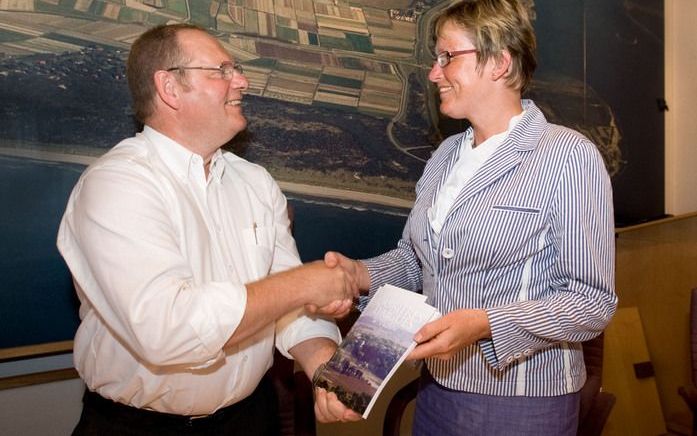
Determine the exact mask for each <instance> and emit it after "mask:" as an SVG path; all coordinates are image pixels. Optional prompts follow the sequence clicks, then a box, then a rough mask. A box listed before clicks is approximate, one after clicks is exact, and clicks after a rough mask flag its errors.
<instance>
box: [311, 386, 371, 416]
mask: <svg viewBox="0 0 697 436" xmlns="http://www.w3.org/2000/svg"><path fill="white" fill-rule="evenodd" d="M315 417H316V418H317V421H319V422H323V423H328V422H337V421H340V422H352V421H358V420H360V419H361V418H362V416H361V415H359V414H358V413H356V412H354V411H353V410H351V409H349V408H348V407H346V406H344V404H343V403H342V402H341V401H339V399H338V398H337V397H336V394H335V393H334V392H327V391H325V390H324V389H322V388H315Z"/></svg>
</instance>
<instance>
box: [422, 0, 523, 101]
mask: <svg viewBox="0 0 697 436" xmlns="http://www.w3.org/2000/svg"><path fill="white" fill-rule="evenodd" d="M447 22H450V23H453V24H455V25H456V26H457V27H459V28H461V29H462V30H463V31H464V32H465V33H466V34H467V35H468V36H469V38H470V39H471V40H472V43H474V45H475V48H476V49H477V68H481V67H482V66H483V65H484V64H486V63H487V61H489V59H492V58H493V59H495V60H496V59H499V57H500V56H501V52H502V51H503V50H507V51H508V52H509V53H510V54H511V71H510V75H509V76H508V78H507V83H508V85H509V86H511V87H512V88H514V89H518V90H520V92H521V93H522V92H523V91H525V89H526V88H527V87H528V85H529V84H530V82H531V81H532V75H533V73H534V72H535V68H536V67H537V59H536V57H535V50H536V48H537V42H536V39H535V31H534V29H533V27H532V24H531V22H530V17H529V14H528V8H527V7H526V6H524V5H523V4H521V3H520V2H519V1H518V0H465V1H462V2H460V3H457V4H455V5H453V6H451V7H449V8H448V9H446V10H445V11H444V12H443V13H442V14H441V15H440V16H439V17H438V19H437V20H436V25H435V36H436V37H438V35H440V32H442V30H443V25H444V24H445V23H447Z"/></svg>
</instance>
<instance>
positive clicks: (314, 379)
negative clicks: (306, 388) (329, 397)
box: [312, 362, 327, 388]
mask: <svg viewBox="0 0 697 436" xmlns="http://www.w3.org/2000/svg"><path fill="white" fill-rule="evenodd" d="M326 367H327V364H326V362H325V363H321V364H320V365H319V366H318V367H317V369H315V373H314V374H313V375H312V387H313V388H316V387H317V382H319V379H320V378H321V377H322V374H323V373H324V368H326Z"/></svg>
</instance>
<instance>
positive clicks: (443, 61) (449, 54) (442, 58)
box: [436, 48, 477, 68]
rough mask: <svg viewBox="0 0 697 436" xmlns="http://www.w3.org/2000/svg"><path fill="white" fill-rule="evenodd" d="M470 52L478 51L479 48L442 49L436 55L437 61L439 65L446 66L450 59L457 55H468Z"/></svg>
mask: <svg viewBox="0 0 697 436" xmlns="http://www.w3.org/2000/svg"><path fill="white" fill-rule="evenodd" d="M470 53H477V49H476V48H472V49H469V50H457V51H442V52H440V53H438V54H437V55H436V63H437V64H438V66H439V67H441V68H445V67H447V66H448V64H449V63H450V60H451V59H452V58H454V57H455V56H460V55H466V54H470Z"/></svg>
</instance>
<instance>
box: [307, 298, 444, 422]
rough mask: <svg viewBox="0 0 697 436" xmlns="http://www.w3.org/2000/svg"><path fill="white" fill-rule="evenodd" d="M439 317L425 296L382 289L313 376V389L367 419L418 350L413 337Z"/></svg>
mask: <svg viewBox="0 0 697 436" xmlns="http://www.w3.org/2000/svg"><path fill="white" fill-rule="evenodd" d="M438 317H440V313H438V311H437V310H436V308H434V307H433V306H431V305H429V304H427V303H426V296H424V295H421V294H417V293H416V292H411V291H408V290H406V289H402V288H398V287H396V286H392V285H384V286H382V287H381V288H379V289H378V291H377V292H376V293H375V295H374V296H373V297H372V298H371V299H370V302H369V303H368V305H367V306H366V308H365V309H364V310H363V313H362V314H361V316H360V317H359V318H358V320H356V323H355V324H354V325H353V327H351V330H350V331H349V332H348V334H347V335H346V337H345V338H344V340H343V341H342V342H341V344H340V345H339V347H338V348H337V350H336V352H335V353H334V355H333V356H332V358H331V359H329V361H328V362H327V364H326V366H325V367H324V369H323V370H322V372H320V373H319V374H318V375H317V376H316V377H315V380H314V381H315V385H316V386H318V387H321V388H323V389H326V390H327V391H331V392H334V393H335V394H336V396H337V397H338V398H339V400H340V401H341V402H342V403H344V404H345V405H346V406H347V407H349V408H350V409H352V410H354V411H356V412H357V413H360V414H362V415H363V419H366V418H367V417H368V414H369V413H370V409H372V407H373V405H374V404H375V401H376V400H377V398H378V396H379V395H380V392H381V391H382V388H383V387H384V386H385V385H386V384H387V381H388V380H389V379H390V377H392V375H393V374H394V373H395V371H396V370H397V368H399V365H400V364H401V363H402V362H403V361H404V359H405V358H406V357H407V356H408V355H409V353H410V352H411V350H413V349H414V347H415V346H416V342H414V339H413V337H414V334H415V333H416V332H417V331H418V330H419V329H420V328H421V327H422V326H423V325H424V324H426V323H427V322H429V321H431V320H434V319H436V318H438Z"/></svg>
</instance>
